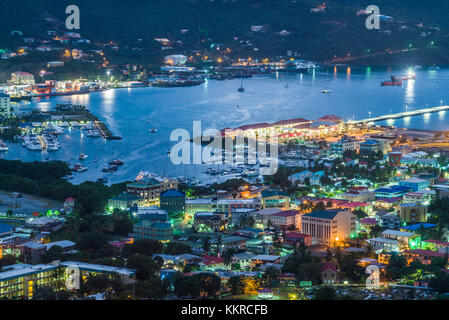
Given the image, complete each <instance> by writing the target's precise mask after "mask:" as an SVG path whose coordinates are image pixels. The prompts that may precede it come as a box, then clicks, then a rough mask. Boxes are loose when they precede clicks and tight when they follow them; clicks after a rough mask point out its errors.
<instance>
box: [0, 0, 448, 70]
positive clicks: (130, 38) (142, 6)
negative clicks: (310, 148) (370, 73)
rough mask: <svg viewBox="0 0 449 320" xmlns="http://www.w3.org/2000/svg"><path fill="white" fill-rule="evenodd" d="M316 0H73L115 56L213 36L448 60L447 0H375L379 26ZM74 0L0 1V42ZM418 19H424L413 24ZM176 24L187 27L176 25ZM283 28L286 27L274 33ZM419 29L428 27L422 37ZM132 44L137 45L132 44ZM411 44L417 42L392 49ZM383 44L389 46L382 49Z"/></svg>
mask: <svg viewBox="0 0 449 320" xmlns="http://www.w3.org/2000/svg"><path fill="white" fill-rule="evenodd" d="M322 2H323V1H315V0H296V1H288V0H270V1H264V0H246V1H245V0H235V1H232V0H229V1H223V0H219V1H217V0H215V1H200V0H197V1H195V0H190V1H189V0H147V1H142V0H129V1H122V0H108V1H104V0H98V1H91V0H77V1H76V4H77V5H78V6H79V8H80V11H81V29H80V30H79V32H80V33H81V35H82V37H84V38H88V39H90V40H92V42H101V43H106V42H108V41H114V42H115V43H117V45H118V46H119V47H120V49H121V50H120V51H119V52H118V53H117V54H115V55H114V57H113V58H114V59H115V60H114V61H113V62H114V63H122V62H124V61H127V60H130V61H133V62H134V61H136V62H142V63H147V62H153V61H157V59H158V57H159V59H160V56H162V55H164V54H167V53H172V52H176V53H178V52H179V53H181V52H188V51H189V50H192V49H201V50H206V49H207V50H210V45H211V44H219V45H222V46H226V47H229V48H232V52H233V55H234V57H245V56H247V55H248V56H251V57H259V58H263V57H275V56H279V55H285V54H286V52H287V50H292V51H297V52H299V53H301V54H302V55H303V56H304V57H305V58H309V59H312V60H316V61H320V62H323V61H332V60H333V59H335V58H338V59H341V62H345V63H361V64H365V63H374V64H376V63H378V64H380V63H385V62H386V63H427V64H431V63H441V64H443V63H449V58H448V57H449V55H448V54H447V53H448V51H449V42H448V41H447V36H448V33H447V30H449V21H448V19H447V16H448V15H449V13H447V12H449V10H448V9H449V3H448V2H447V1H445V0H434V1H432V6H431V5H429V4H428V3H427V2H425V1H417V0H388V1H386V0H379V1H377V3H378V6H379V7H380V9H381V14H383V15H387V16H391V17H393V18H394V20H393V21H392V22H387V21H382V23H381V29H380V30H367V29H366V28H365V19H366V16H365V15H357V14H356V13H357V12H358V11H359V10H360V9H364V8H366V6H367V5H369V4H371V2H370V1H364V0H351V1H347V0H332V1H327V2H325V7H326V8H325V9H324V10H323V12H317V13H313V12H311V9H312V8H316V7H317V6H319V5H320V4H322ZM73 3H74V1H72V0H62V1H56V0H40V1H32V0H22V1H20V2H17V1H8V2H6V3H2V6H3V8H2V9H3V10H2V11H1V12H0V30H2V33H1V34H0V48H10V49H11V48H14V47H15V46H18V45H23V40H22V39H21V38H18V37H17V36H11V34H10V32H11V31H12V30H20V31H22V32H23V36H24V37H36V38H39V37H40V36H42V35H44V34H45V32H46V31H47V30H56V31H59V32H64V31H67V30H65V26H64V21H65V18H66V14H65V8H66V6H67V5H70V4H73ZM420 22H422V23H423V27H419V28H418V27H417V26H416V25H417V24H418V23H420ZM252 25H262V26H264V31H263V32H256V33H254V32H251V31H250V27H251V26H252ZM432 27H438V28H440V30H437V29H434V28H433V29H431V28H432ZM401 28H402V29H401ZM182 29H187V30H188V32H184V33H182V32H181V30H182ZM281 30H286V31H288V33H289V34H288V35H279V32H280V31H281ZM422 32H425V33H426V34H427V33H429V32H430V33H429V34H427V35H426V36H425V37H423V36H422ZM161 37H164V38H168V39H170V40H171V41H173V43H174V45H173V50H169V51H167V52H161V50H160V46H158V44H157V43H155V41H154V38H161ZM138 39H142V41H138ZM248 42H249V43H250V45H247V43H248ZM242 43H243V45H242ZM136 47H137V48H138V50H137V51H136V50H133V51H132V50H130V49H131V48H136ZM410 48H415V49H418V50H413V51H410V52H402V53H398V52H396V51H400V50H405V49H410ZM386 49H390V51H391V52H392V53H394V54H386V51H385V50H386ZM380 53H382V54H380ZM348 57H349V59H348ZM338 59H337V60H335V62H339V61H340V60H338Z"/></svg>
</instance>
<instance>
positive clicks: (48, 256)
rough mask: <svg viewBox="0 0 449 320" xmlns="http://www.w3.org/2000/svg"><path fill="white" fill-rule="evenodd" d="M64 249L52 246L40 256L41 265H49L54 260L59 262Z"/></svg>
mask: <svg viewBox="0 0 449 320" xmlns="http://www.w3.org/2000/svg"><path fill="white" fill-rule="evenodd" d="M63 253H64V249H63V248H62V247H60V246H56V245H55V246H52V247H51V248H50V249H49V250H48V251H47V252H45V253H44V254H43V255H42V256H41V262H42V263H50V262H52V261H54V260H61V258H62V255H63Z"/></svg>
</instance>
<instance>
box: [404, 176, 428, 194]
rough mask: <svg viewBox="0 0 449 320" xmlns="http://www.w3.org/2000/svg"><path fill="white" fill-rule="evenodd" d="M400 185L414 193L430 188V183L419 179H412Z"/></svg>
mask: <svg viewBox="0 0 449 320" xmlns="http://www.w3.org/2000/svg"><path fill="white" fill-rule="evenodd" d="M399 185H400V186H402V187H407V188H409V189H410V190H412V191H419V190H425V189H427V188H428V187H429V181H427V180H423V179H418V178H410V179H407V180H402V181H400V182H399Z"/></svg>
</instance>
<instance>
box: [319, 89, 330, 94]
mask: <svg viewBox="0 0 449 320" xmlns="http://www.w3.org/2000/svg"><path fill="white" fill-rule="evenodd" d="M321 93H332V91H330V90H329V89H323V90H321Z"/></svg>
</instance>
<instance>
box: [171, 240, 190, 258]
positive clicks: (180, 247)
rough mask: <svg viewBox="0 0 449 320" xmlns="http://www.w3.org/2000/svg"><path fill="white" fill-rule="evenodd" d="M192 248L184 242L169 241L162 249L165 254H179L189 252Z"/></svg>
mask: <svg viewBox="0 0 449 320" xmlns="http://www.w3.org/2000/svg"><path fill="white" fill-rule="evenodd" d="M191 252H192V248H190V246H189V245H187V244H185V243H179V242H170V243H168V244H167V246H166V247H165V249H164V253H165V254H171V255H180V254H183V253H191Z"/></svg>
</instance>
